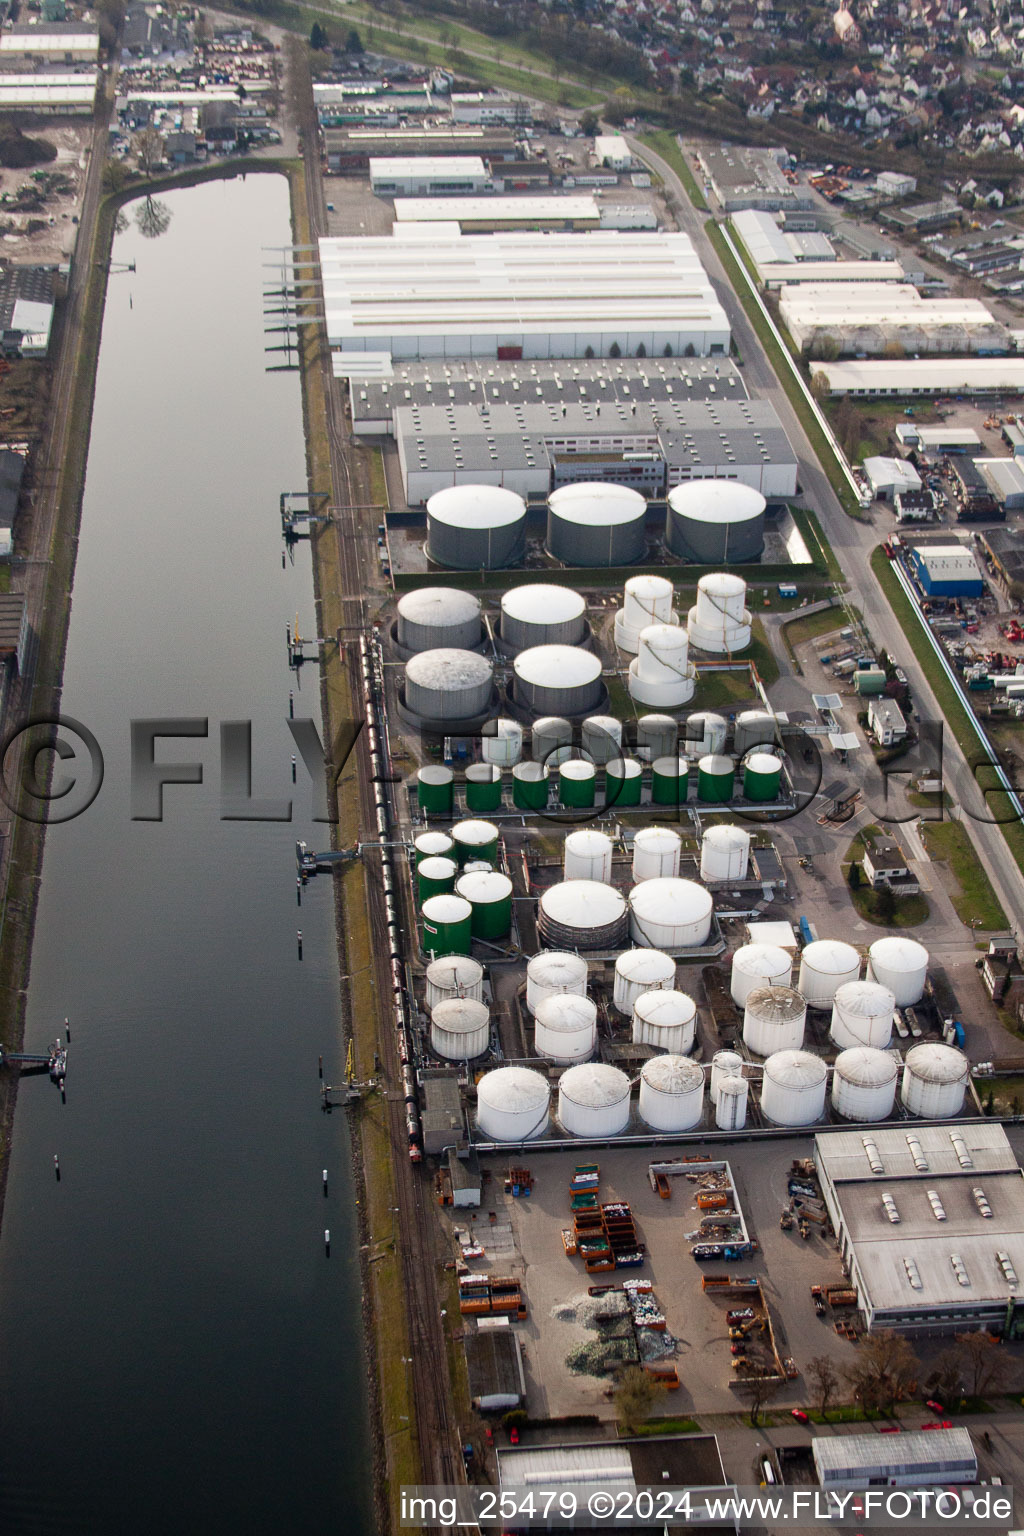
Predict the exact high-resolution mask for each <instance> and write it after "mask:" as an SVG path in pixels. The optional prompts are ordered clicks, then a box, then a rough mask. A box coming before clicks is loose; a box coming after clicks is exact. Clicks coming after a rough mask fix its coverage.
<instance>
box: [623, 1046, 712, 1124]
mask: <svg viewBox="0 0 1024 1536" xmlns="http://www.w3.org/2000/svg"><path fill="white" fill-rule="evenodd" d="M638 1108H639V1110H640V1118H641V1120H643V1121H644V1123H645V1124H647V1125H649V1126H650V1127H651V1129H652V1130H654V1131H668V1132H672V1131H692V1130H693V1129H694V1127H695V1126H698V1125H700V1122H701V1116H702V1114H703V1112H704V1073H703V1072H702V1070H701V1068H700V1067H699V1066H698V1065H697V1063H696V1062H695V1061H687V1060H686V1058H685V1057H684V1056H655V1057H653V1058H652V1059H651V1060H650V1061H645V1062H644V1064H643V1067H642V1068H641V1070H640V1102H639V1105H638Z"/></svg>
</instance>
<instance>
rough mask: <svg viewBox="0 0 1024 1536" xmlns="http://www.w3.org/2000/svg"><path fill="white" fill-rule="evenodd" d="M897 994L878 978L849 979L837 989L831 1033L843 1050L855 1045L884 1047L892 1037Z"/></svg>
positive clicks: (881, 1048)
mask: <svg viewBox="0 0 1024 1536" xmlns="http://www.w3.org/2000/svg"><path fill="white" fill-rule="evenodd" d="M895 1007H896V998H895V997H894V996H893V994H892V992H891V991H890V990H889V988H888V987H883V986H882V985H881V983H880V982H877V981H848V982H847V983H846V985H845V986H842V987H839V988H837V990H836V995H835V999H834V1000H833V1003H832V1028H831V1030H830V1034H831V1036H832V1039H833V1040H834V1041H835V1043H836V1045H838V1047H839V1049H840V1050H841V1051H843V1050H846V1048H847V1047H848V1046H853V1045H874V1046H877V1047H878V1049H879V1050H884V1049H885V1047H886V1046H887V1045H888V1044H889V1041H890V1039H891V1038H892V1016H893V1010H894V1009H895Z"/></svg>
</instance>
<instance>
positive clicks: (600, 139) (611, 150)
mask: <svg viewBox="0 0 1024 1536" xmlns="http://www.w3.org/2000/svg"><path fill="white" fill-rule="evenodd" d="M594 163H595V165H604V166H607V167H608V169H609V170H610V171H628V170H631V169H632V166H633V155H632V152H631V150H630V147H629V145H628V144H627V143H626V141H625V139H624V138H623V137H622V135H621V133H599V134H598V135H597V137H596V138H595V140H594Z"/></svg>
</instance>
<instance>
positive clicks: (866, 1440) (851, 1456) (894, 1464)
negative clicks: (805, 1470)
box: [811, 1425, 977, 1477]
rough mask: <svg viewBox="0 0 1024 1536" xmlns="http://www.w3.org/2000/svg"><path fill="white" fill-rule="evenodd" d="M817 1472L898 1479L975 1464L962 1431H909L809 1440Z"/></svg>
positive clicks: (832, 1436)
mask: <svg viewBox="0 0 1024 1536" xmlns="http://www.w3.org/2000/svg"><path fill="white" fill-rule="evenodd" d="M811 1450H812V1452H813V1454H814V1462H815V1465H816V1466H817V1468H818V1471H819V1473H827V1472H832V1473H842V1472H846V1471H851V1472H863V1471H870V1472H876V1471H877V1472H878V1473H879V1474H880V1475H883V1476H888V1477H898V1476H899V1475H900V1474H901V1473H902V1474H906V1473H907V1472H912V1471H935V1472H936V1473H941V1472H942V1471H944V1470H949V1469H953V1468H957V1467H960V1466H962V1465H968V1466H970V1465H971V1464H973V1463H975V1462H976V1459H977V1458H976V1457H975V1454H974V1446H973V1445H972V1443H971V1437H970V1434H969V1432H968V1431H967V1430H966V1429H963V1428H962V1427H961V1426H959V1425H957V1426H956V1428H954V1429H933V1430H926V1431H924V1432H923V1433H922V1432H920V1431H917V1432H914V1431H912V1432H911V1433H909V1434H902V1435H887V1436H885V1437H884V1439H883V1437H882V1436H881V1435H879V1434H876V1433H872V1434H870V1435H829V1436H828V1437H827V1438H826V1437H825V1436H821V1435H816V1436H815V1437H814V1439H813V1440H812V1441H811Z"/></svg>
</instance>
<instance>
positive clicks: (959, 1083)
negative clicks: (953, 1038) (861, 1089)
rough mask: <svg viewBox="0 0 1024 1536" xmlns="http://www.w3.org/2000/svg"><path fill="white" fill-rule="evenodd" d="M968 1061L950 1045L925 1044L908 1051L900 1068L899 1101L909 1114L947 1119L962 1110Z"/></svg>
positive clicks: (968, 1072) (929, 1042) (930, 1118)
mask: <svg viewBox="0 0 1024 1536" xmlns="http://www.w3.org/2000/svg"><path fill="white" fill-rule="evenodd" d="M970 1075H971V1066H970V1062H969V1061H968V1060H967V1057H966V1056H965V1055H964V1053H963V1051H958V1050H956V1049H954V1047H953V1046H951V1045H938V1044H933V1043H932V1042H931V1041H928V1042H927V1043H926V1044H924V1045H915V1046H914V1047H913V1049H912V1050H909V1051H908V1052H907V1055H906V1059H905V1061H904V1065H903V1082H902V1083H901V1085H900V1098H901V1099H902V1100H903V1105H904V1108H905V1109H907V1110H908V1111H909V1113H910V1114H912V1115H921V1116H922V1117H923V1118H924V1119H926V1120H946V1119H948V1118H949V1117H950V1116H951V1115H958V1114H959V1113H960V1111H961V1110H962V1109H963V1107H964V1094H965V1093H966V1091H967V1080H968V1078H969V1077H970Z"/></svg>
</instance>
